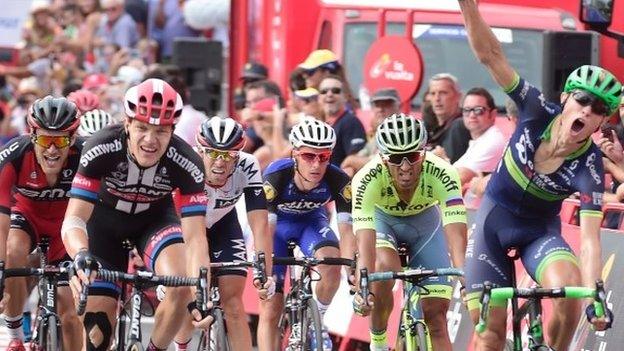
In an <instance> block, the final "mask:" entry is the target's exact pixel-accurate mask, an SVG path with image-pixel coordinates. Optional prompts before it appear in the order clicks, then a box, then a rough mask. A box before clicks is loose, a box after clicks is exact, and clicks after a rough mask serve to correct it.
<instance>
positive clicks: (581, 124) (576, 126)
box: [572, 118, 585, 133]
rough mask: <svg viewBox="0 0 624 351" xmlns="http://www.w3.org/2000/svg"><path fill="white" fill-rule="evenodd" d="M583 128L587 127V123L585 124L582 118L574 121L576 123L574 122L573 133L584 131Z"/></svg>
mask: <svg viewBox="0 0 624 351" xmlns="http://www.w3.org/2000/svg"><path fill="white" fill-rule="evenodd" d="M583 127H585V122H583V120H581V119H580V118H577V119H575V120H574V122H572V131H573V132H575V133H578V132H580V131H581V130H583Z"/></svg>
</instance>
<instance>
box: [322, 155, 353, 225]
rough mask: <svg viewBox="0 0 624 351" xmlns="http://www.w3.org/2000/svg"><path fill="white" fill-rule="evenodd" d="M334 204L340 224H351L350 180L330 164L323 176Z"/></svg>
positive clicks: (340, 170)
mask: <svg viewBox="0 0 624 351" xmlns="http://www.w3.org/2000/svg"><path fill="white" fill-rule="evenodd" d="M325 178H326V179H327V184H328V185H329V188H330V189H331V192H332V194H331V195H332V199H333V200H334V202H335V203H336V212H337V213H338V221H339V222H340V223H345V222H348V223H351V179H350V178H349V176H348V175H347V174H346V173H345V172H344V171H343V170H342V169H340V168H339V167H337V166H335V165H332V164H330V165H329V167H328V168H327V174H326V176H325Z"/></svg>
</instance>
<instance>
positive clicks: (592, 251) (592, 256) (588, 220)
mask: <svg viewBox="0 0 624 351" xmlns="http://www.w3.org/2000/svg"><path fill="white" fill-rule="evenodd" d="M601 222H602V218H600V217H592V216H581V253H580V255H579V256H580V269H581V278H582V282H583V286H586V287H589V288H592V287H595V286H596V279H599V278H600V277H601V272H602V252H601V251H602V250H601V247H600V223H601Z"/></svg>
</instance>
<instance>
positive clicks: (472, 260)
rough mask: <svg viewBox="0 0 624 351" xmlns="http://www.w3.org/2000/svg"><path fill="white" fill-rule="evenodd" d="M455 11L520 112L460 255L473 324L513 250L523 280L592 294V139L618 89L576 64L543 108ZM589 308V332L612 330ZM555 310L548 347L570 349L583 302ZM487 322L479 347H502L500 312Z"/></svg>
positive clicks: (595, 156)
mask: <svg viewBox="0 0 624 351" xmlns="http://www.w3.org/2000/svg"><path fill="white" fill-rule="evenodd" d="M459 4H460V7H461V10H462V13H463V16H464V21H465V23H466V29H467V32H468V39H469V42H470V45H471V47H472V49H473V51H474V53H475V55H476V57H477V59H478V60H479V61H481V62H482V63H483V64H484V65H485V66H486V67H487V69H488V70H489V71H490V73H491V75H492V77H493V78H494V80H495V81H496V82H497V83H498V84H499V85H500V86H501V87H502V88H503V89H504V90H505V92H507V94H508V95H509V96H510V97H511V99H512V100H514V102H515V103H516V105H517V106H518V110H519V117H518V126H517V128H516V130H515V132H514V133H513V135H512V137H511V140H510V141H509V146H508V147H507V149H506V150H505V153H504V156H503V160H502V161H501V163H500V164H499V167H498V169H497V170H496V172H495V173H494V174H493V175H492V179H491V180H490V182H489V184H488V186H487V189H486V194H485V196H484V198H483V201H482V203H481V207H480V208H479V211H478V213H477V217H476V220H475V224H476V227H475V231H474V232H473V234H472V235H471V237H470V242H469V245H468V250H467V252H466V283H467V286H466V290H467V296H466V299H467V301H468V308H469V309H470V311H471V315H472V318H473V321H474V322H475V323H477V321H478V299H479V296H480V291H481V289H482V286H483V282H484V281H490V282H492V283H493V284H494V285H495V286H510V273H511V269H512V266H511V264H510V263H509V262H508V258H507V251H508V249H509V248H512V247H514V248H517V249H518V252H519V253H520V256H521V258H522V262H523V264H524V267H525V268H526V270H527V272H528V273H529V274H530V275H531V277H532V278H533V279H534V280H535V281H536V282H537V283H538V284H540V285H541V286H544V287H547V288H550V287H562V286H566V285H568V286H569V285H575V286H578V285H581V284H582V285H584V286H587V287H593V286H595V280H596V279H598V278H600V273H601V268H602V263H601V248H600V222H601V218H602V212H601V205H602V193H603V192H604V184H603V181H604V180H603V176H604V174H603V165H602V157H601V154H600V150H599V149H598V147H597V146H596V145H595V144H594V143H593V142H592V139H591V134H592V133H594V132H595V131H596V130H597V129H598V127H599V126H600V125H601V123H602V122H603V121H604V120H605V118H606V117H607V116H610V115H611V114H612V113H613V112H615V110H616V109H617V106H618V102H619V99H620V90H621V88H622V85H621V84H620V82H619V81H618V80H617V79H616V78H615V77H614V76H613V75H612V74H611V73H609V72H608V71H607V70H605V69H603V68H600V67H597V66H589V65H587V66H581V67H579V68H577V69H575V70H574V71H573V72H572V73H571V74H570V75H569V76H568V78H567V80H566V82H565V86H564V88H563V93H562V94H561V98H560V101H558V102H556V103H555V102H547V101H546V100H545V98H544V95H543V94H542V93H541V92H540V91H539V90H538V89H537V88H535V87H533V86H532V85H530V84H529V83H528V82H527V81H525V80H524V79H522V78H521V77H519V76H518V73H516V71H514V69H513V68H512V67H511V66H510V65H509V63H508V61H507V59H506V57H505V55H504V53H503V50H502V46H501V44H500V43H499V42H498V40H497V39H496V37H495V36H494V34H493V32H492V30H491V29H490V27H489V26H488V25H487V24H486V23H485V21H484V20H483V18H482V17H481V15H480V13H479V10H478V8H477V5H476V4H475V2H474V0H460V1H459ZM575 192H579V193H580V201H581V212H580V216H581V223H580V224H581V232H580V243H581V244H580V245H581V250H580V263H579V262H578V261H577V258H576V256H575V255H574V253H573V252H572V250H571V249H570V247H569V246H568V244H567V243H566V242H565V241H564V240H563V238H562V236H561V220H560V218H559V211H560V209H561V203H562V201H563V200H564V199H565V198H566V197H568V196H569V195H570V194H573V193H575ZM592 307H593V305H591V304H590V305H589V306H588V308H587V309H586V314H587V318H588V319H589V320H590V322H591V323H592V324H593V325H594V327H596V329H598V330H604V329H606V328H609V325H606V323H605V319H604V318H596V316H595V312H594V310H593V308H592ZM553 309H554V313H553V318H552V320H551V322H550V325H549V328H548V333H547V334H548V335H547V336H548V342H549V344H550V345H551V346H552V347H553V348H554V349H555V350H567V348H568V346H569V344H570V341H571V339H572V336H573V333H574V330H575V328H576V325H577V322H578V318H579V315H580V310H581V306H580V302H578V301H577V300H567V299H555V300H553ZM608 313H609V314H611V312H610V311H608ZM489 318H490V322H489V323H488V329H487V330H486V331H485V332H484V333H482V334H481V335H480V336H479V337H478V340H477V343H478V347H479V349H480V350H483V349H488V350H489V349H502V347H503V345H504V343H505V331H506V320H507V317H506V308H505V306H498V307H494V308H492V310H491V313H490V317H489Z"/></svg>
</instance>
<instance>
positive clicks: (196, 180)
mask: <svg viewBox="0 0 624 351" xmlns="http://www.w3.org/2000/svg"><path fill="white" fill-rule="evenodd" d="M124 100H125V101H124V105H125V110H126V111H125V112H126V120H125V122H124V124H120V125H113V126H109V127H106V128H105V129H103V130H101V131H100V132H98V133H96V134H94V135H93V136H91V137H90V138H89V140H88V141H87V143H86V144H85V146H84V148H83V152H82V156H81V158H80V167H79V168H78V172H77V174H76V176H75V177H74V180H73V183H72V188H71V199H70V200H69V204H68V206H67V212H66V214H65V220H64V221H63V227H62V231H61V233H62V237H63V243H64V244H65V247H66V249H67V252H68V254H69V255H70V256H72V257H73V258H74V265H75V267H76V269H77V273H78V276H79V277H80V280H81V281H82V283H88V282H89V277H86V276H85V274H84V269H86V268H90V269H92V270H93V269H96V268H97V266H96V260H97V262H99V263H100V264H101V265H102V267H103V268H106V269H112V270H117V271H125V270H126V268H127V266H128V251H127V250H126V248H125V247H124V244H123V243H124V241H125V240H129V241H131V242H132V243H133V244H134V245H135V246H136V247H137V249H138V251H139V253H140V254H141V255H142V258H143V261H144V262H145V263H146V265H147V267H148V268H150V269H152V270H153V271H154V272H156V274H159V275H176V276H185V275H192V276H197V274H198V272H199V267H200V266H206V267H207V266H208V265H209V264H210V259H209V257H208V255H206V252H208V243H207V240H206V229H205V226H204V216H205V214H206V201H207V200H206V195H205V194H204V169H203V166H202V160H201V158H200V157H199V155H197V153H195V151H193V149H192V148H191V147H190V146H189V145H188V144H186V143H185V142H184V141H183V140H181V139H179V138H178V137H176V136H173V126H174V124H175V122H176V121H177V119H178V117H179V116H180V113H181V111H182V99H181V98H180V95H178V93H176V92H175V90H174V89H173V88H172V87H171V86H170V85H168V84H167V83H166V82H164V81H162V80H159V79H148V80H146V81H144V82H142V83H140V84H138V85H137V86H134V87H131V88H130V89H128V91H127V92H126V95H125V98H124ZM176 188H177V189H179V192H180V199H181V217H182V218H181V220H180V219H179V218H178V216H177V214H176V211H175V208H174V205H173V199H172V196H171V193H172V191H173V190H174V189H176ZM184 244H186V245H184ZM183 257H185V258H186V260H183V259H181V258H183ZM93 277H94V274H93V275H92V276H91V277H90V278H91V279H93ZM71 286H72V289H73V290H74V293H75V294H76V293H77V292H79V291H80V290H81V285H80V284H79V282H78V279H74V278H73V279H72V281H71ZM119 293H120V288H119V287H118V286H117V285H115V284H111V283H105V282H101V281H95V282H94V283H93V284H91V286H90V289H89V295H90V296H89V303H88V305H87V310H86V313H85V316H84V327H85V330H86V333H87V339H86V345H87V350H105V349H107V348H108V347H109V345H110V342H111V336H112V334H113V331H114V330H115V322H114V321H115V317H116V316H115V313H116V311H117V299H118V297H119ZM191 301H194V299H193V295H192V294H191V289H189V288H172V289H169V291H168V294H167V296H166V297H165V299H164V300H163V302H162V303H161V304H160V305H159V306H158V309H157V310H156V315H155V326H154V331H153V334H152V336H151V340H150V344H149V346H148V348H147V350H164V349H166V348H167V346H168V345H169V343H170V342H171V340H172V339H173V337H174V335H175V334H176V332H177V330H178V329H179V327H180V322H179V321H180V320H182V319H183V318H184V317H186V315H185V314H186V313H187V312H186V310H187V304H189V303H190V302H191ZM193 312H194V315H195V319H201V318H200V317H198V316H197V314H198V311H197V310H194V311H193ZM208 322H209V318H205V319H203V320H202V321H201V322H200V324H201V325H202V326H203V325H204V324H205V323H208Z"/></svg>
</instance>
